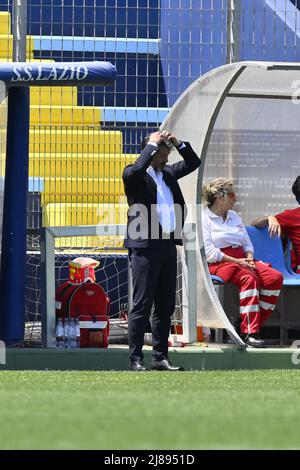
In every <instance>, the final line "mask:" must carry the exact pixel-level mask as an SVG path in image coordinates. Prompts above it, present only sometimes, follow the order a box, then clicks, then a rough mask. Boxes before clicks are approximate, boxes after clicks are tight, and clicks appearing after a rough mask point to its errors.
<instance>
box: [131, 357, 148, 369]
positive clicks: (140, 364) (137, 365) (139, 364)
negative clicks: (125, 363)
mask: <svg viewBox="0 0 300 470" xmlns="http://www.w3.org/2000/svg"><path fill="white" fill-rule="evenodd" d="M129 369H130V370H132V371H133V372H144V371H146V370H149V369H147V368H146V367H145V366H144V363H143V361H141V360H139V361H132V362H131V363H130V367H129Z"/></svg>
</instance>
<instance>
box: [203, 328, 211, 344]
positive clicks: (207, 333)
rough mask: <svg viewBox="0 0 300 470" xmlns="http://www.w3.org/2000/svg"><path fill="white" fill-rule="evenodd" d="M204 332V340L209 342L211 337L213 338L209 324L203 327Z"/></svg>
mask: <svg viewBox="0 0 300 470" xmlns="http://www.w3.org/2000/svg"><path fill="white" fill-rule="evenodd" d="M202 332H203V340H204V342H205V343H209V342H210V338H211V331H210V328H209V327H208V326H203V327H202Z"/></svg>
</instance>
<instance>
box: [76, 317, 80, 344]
mask: <svg viewBox="0 0 300 470" xmlns="http://www.w3.org/2000/svg"><path fill="white" fill-rule="evenodd" d="M75 335H76V347H77V348H80V325H79V318H76V319H75Z"/></svg>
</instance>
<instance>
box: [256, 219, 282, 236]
mask: <svg viewBox="0 0 300 470" xmlns="http://www.w3.org/2000/svg"><path fill="white" fill-rule="evenodd" d="M251 225H252V226H253V227H257V228H265V227H268V232H269V234H270V237H280V236H281V227H280V223H279V222H278V220H277V219H276V217H275V216H274V215H268V216H264V217H258V218H257V219H255V220H253V222H251Z"/></svg>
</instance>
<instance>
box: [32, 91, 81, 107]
mask: <svg viewBox="0 0 300 470" xmlns="http://www.w3.org/2000/svg"><path fill="white" fill-rule="evenodd" d="M32 105H34V106H36V105H45V106H46V105H52V106H62V105H64V106H77V87H75V86H73V87H68V86H65V87H61V86H52V87H50V86H45V87H44V86H43V87H41V86H38V87H36V86H34V87H31V88H30V106H31V107H32Z"/></svg>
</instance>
